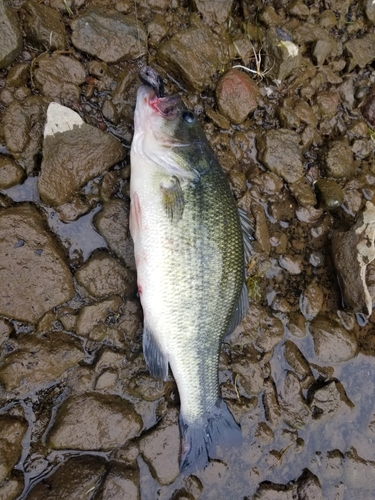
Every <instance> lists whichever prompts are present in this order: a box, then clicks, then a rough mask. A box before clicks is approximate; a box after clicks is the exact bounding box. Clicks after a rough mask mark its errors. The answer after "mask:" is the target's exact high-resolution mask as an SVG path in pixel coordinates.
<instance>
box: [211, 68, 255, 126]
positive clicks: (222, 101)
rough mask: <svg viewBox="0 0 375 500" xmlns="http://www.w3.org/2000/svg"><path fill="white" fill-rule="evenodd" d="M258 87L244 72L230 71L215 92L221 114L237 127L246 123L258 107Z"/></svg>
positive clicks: (218, 84)
mask: <svg viewBox="0 0 375 500" xmlns="http://www.w3.org/2000/svg"><path fill="white" fill-rule="evenodd" d="M258 95H259V89H258V85H257V84H256V83H255V82H254V80H252V79H251V78H250V76H248V75H247V74H246V73H244V72H243V71H239V70H237V69H230V70H229V71H227V72H226V73H224V75H223V76H222V77H221V78H220V80H219V81H218V83H217V86H216V90H215V97H216V102H217V105H218V108H219V112H220V113H221V114H222V115H223V116H225V117H226V118H228V120H229V121H230V122H231V123H234V124H236V125H238V124H240V123H242V122H244V121H245V120H246V118H247V117H248V115H249V114H250V113H252V112H253V111H254V110H255V109H256V108H257V106H258Z"/></svg>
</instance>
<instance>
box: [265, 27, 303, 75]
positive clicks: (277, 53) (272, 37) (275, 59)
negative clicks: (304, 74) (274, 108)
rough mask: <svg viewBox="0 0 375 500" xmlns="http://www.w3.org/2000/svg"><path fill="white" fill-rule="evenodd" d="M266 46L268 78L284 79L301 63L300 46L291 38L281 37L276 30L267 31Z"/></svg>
mask: <svg viewBox="0 0 375 500" xmlns="http://www.w3.org/2000/svg"><path fill="white" fill-rule="evenodd" d="M264 48H265V52H266V54H267V56H266V57H265V58H264V59H265V71H267V78H271V79H272V80H279V81H283V80H285V78H287V77H288V76H289V75H290V74H292V73H294V72H296V71H297V70H298V68H299V67H300V65H301V60H302V54H301V49H300V47H299V46H298V45H296V44H295V43H293V42H292V41H291V40H283V39H280V38H279V37H278V35H277V34H275V32H274V31H271V30H270V31H268V32H267V36H266V40H265V44H264Z"/></svg>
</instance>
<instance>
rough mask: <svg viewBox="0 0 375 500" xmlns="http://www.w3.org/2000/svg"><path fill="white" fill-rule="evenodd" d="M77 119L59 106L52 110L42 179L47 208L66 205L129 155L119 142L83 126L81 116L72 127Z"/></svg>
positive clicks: (44, 148) (90, 127) (40, 191)
mask: <svg viewBox="0 0 375 500" xmlns="http://www.w3.org/2000/svg"><path fill="white" fill-rule="evenodd" d="M66 109H68V111H66ZM68 113H69V114H68ZM75 114H76V113H75ZM73 115H74V112H73V111H72V110H69V108H64V106H60V105H59V104H57V103H52V104H51V105H50V106H49V107H48V112H47V122H46V126H45V131H44V141H43V161H42V166H41V173H40V176H39V179H38V190H39V194H40V196H41V198H42V201H43V202H44V203H46V204H47V205H55V206H56V205H62V204H63V203H66V202H67V201H69V200H70V198H71V197H72V196H73V194H74V193H75V192H76V191H77V190H78V189H79V188H80V187H81V186H83V185H84V184H86V182H88V181H89V180H90V179H92V178H93V177H96V176H98V175H100V174H103V173H104V172H105V171H106V170H108V169H109V168H110V167H111V166H112V165H114V164H115V163H117V162H119V161H120V160H122V159H123V158H124V155H125V152H124V150H123V148H122V146H121V143H120V142H119V141H118V140H117V139H115V138H114V137H113V136H111V135H109V134H105V133H104V132H103V131H101V130H100V129H98V128H95V127H93V126H91V125H88V124H86V123H82V122H80V117H79V115H78V114H76V115H77V119H76V121H75V122H73V124H71V117H72V118H73V119H74V116H73Z"/></svg>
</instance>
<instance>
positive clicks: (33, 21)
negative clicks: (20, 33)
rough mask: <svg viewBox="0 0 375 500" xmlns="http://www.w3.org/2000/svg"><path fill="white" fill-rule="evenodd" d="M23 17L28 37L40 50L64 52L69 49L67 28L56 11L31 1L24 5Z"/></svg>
mask: <svg viewBox="0 0 375 500" xmlns="http://www.w3.org/2000/svg"><path fill="white" fill-rule="evenodd" d="M22 15H23V29H24V30H25V33H26V37H27V39H28V41H29V42H30V43H31V44H33V45H35V46H36V47H37V48H38V49H41V50H64V49H65V48H66V47H67V36H66V31H65V26H64V23H63V21H62V18H61V16H60V14H59V13H58V12H57V11H56V10H55V9H52V8H51V7H48V6H47V5H43V4H41V3H38V2H35V1H34V0H29V1H28V2H26V3H24V4H23V5H22Z"/></svg>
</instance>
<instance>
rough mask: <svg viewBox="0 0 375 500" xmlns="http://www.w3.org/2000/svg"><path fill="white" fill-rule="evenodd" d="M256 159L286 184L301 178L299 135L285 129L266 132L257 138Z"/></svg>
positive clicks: (302, 172)
mask: <svg viewBox="0 0 375 500" xmlns="http://www.w3.org/2000/svg"><path fill="white" fill-rule="evenodd" d="M257 146H258V158H259V160H260V161H261V162H262V163H263V165H265V166H266V167H267V168H268V169H269V170H271V172H274V173H275V174H277V175H280V177H282V178H283V179H284V180H285V181H286V182H296V181H298V180H300V179H301V178H302V177H303V174H304V171H303V165H302V154H301V149H300V145H299V135H298V134H297V133H296V132H293V131H291V130H287V129H277V130H268V131H267V132H266V133H264V134H261V135H260V136H259V137H258V138H257Z"/></svg>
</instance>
